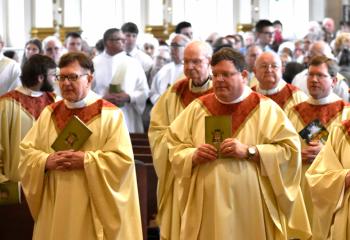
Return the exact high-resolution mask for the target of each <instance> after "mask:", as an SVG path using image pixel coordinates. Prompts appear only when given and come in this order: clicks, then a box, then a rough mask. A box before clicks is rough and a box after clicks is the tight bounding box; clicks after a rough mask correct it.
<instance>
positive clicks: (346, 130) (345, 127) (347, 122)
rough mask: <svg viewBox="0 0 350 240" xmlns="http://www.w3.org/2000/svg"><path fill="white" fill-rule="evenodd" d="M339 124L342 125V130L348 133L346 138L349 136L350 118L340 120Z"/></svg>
mask: <svg viewBox="0 0 350 240" xmlns="http://www.w3.org/2000/svg"><path fill="white" fill-rule="evenodd" d="M341 124H342V125H343V126H344V130H345V132H346V133H347V134H348V139H349V137H350V120H345V121H342V123H341Z"/></svg>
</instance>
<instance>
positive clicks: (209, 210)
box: [168, 48, 311, 240]
mask: <svg viewBox="0 0 350 240" xmlns="http://www.w3.org/2000/svg"><path fill="white" fill-rule="evenodd" d="M211 65H212V72H213V88H214V93H212V94H208V95H205V96H203V97H200V98H199V99H197V100H195V101H193V102H192V103H191V104H190V105H189V106H188V107H187V108H186V109H185V110H184V111H183V112H182V113H181V114H180V115H179V116H178V117H177V118H176V119H175V121H174V122H173V123H172V124H171V125H170V129H169V134H168V145H169V151H170V154H169V155H170V161H171V164H172V169H173V171H174V174H175V178H176V180H175V181H178V182H179V185H180V187H179V188H180V193H179V199H180V200H179V205H180V211H181V232H180V239H183V240H185V239H186V240H194V239H211V240H219V239H271V240H272V239H273V240H276V239H288V238H300V239H308V238H309V237H310V236H311V231H310V226H309V223H308V219H307V214H306V210H305V206H304V203H303V200H302V195H301V190H300V186H299V184H300V173H301V172H300V170H301V159H300V141H299V137H298V135H297V133H296V132H295V130H294V128H293V126H292V124H291V123H290V121H289V120H288V119H287V116H286V115H285V113H284V112H283V110H282V109H280V108H279V107H278V105H277V104H276V103H274V102H273V101H272V100H270V99H268V98H266V97H264V96H262V95H260V94H258V93H255V92H252V90H251V89H249V88H248V87H247V86H245V81H246V80H245V78H246V77H247V74H248V73H247V71H246V70H245V63H244V57H243V56H242V55H241V54H240V53H238V52H236V51H235V50H232V49H230V48H223V49H221V50H220V51H218V52H217V53H215V54H214V55H213V57H212V61H211ZM213 115H229V116H231V118H232V138H227V139H225V140H224V141H223V142H222V143H221V145H220V147H219V148H220V149H216V148H215V147H214V146H212V145H210V144H205V117H206V116H213ZM218 150H220V152H221V155H222V156H223V158H218Z"/></svg>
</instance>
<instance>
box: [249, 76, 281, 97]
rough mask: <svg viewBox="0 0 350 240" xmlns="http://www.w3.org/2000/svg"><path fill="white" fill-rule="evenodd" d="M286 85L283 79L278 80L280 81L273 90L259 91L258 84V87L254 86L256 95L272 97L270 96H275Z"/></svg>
mask: <svg viewBox="0 0 350 240" xmlns="http://www.w3.org/2000/svg"><path fill="white" fill-rule="evenodd" d="M286 84H287V83H286V82H285V81H284V80H283V79H280V81H279V82H278V84H277V86H276V87H275V88H272V89H268V90H264V89H261V88H260V85H259V84H258V85H256V91H257V92H258V93H261V94H263V95H265V96H267V95H272V94H275V93H278V92H279V91H281V90H282V88H284V86H286Z"/></svg>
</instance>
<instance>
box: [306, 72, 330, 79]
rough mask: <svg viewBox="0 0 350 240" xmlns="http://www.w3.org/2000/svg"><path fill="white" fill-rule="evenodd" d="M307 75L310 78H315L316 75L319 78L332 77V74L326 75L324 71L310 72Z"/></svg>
mask: <svg viewBox="0 0 350 240" xmlns="http://www.w3.org/2000/svg"><path fill="white" fill-rule="evenodd" d="M307 77H309V78H313V77H316V78H317V79H326V78H328V77H331V75H326V74H322V73H310V72H309V73H308V74H307Z"/></svg>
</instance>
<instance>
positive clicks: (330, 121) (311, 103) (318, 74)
mask: <svg viewBox="0 0 350 240" xmlns="http://www.w3.org/2000/svg"><path fill="white" fill-rule="evenodd" d="M337 72H338V67H337V63H336V62H335V61H334V60H331V59H329V58H327V57H325V56H318V57H314V58H313V59H312V60H311V62H310V64H309V69H308V77H307V86H308V89H309V93H310V97H309V98H308V99H307V101H305V102H302V103H299V104H297V105H296V106H294V107H293V109H292V110H291V111H290V114H289V119H290V120H291V122H292V123H293V125H294V127H295V129H296V130H297V131H298V132H300V131H302V130H303V129H304V128H305V127H306V126H307V125H309V124H311V123H312V122H314V121H315V120H319V121H320V122H321V124H322V125H323V126H324V127H325V128H326V129H327V131H328V132H330V131H331V129H332V128H333V127H334V126H335V125H337V124H339V123H341V122H342V121H344V120H346V119H347V118H348V116H349V111H350V108H349V105H348V103H346V102H344V101H343V100H342V99H341V98H340V97H338V96H337V95H336V94H335V93H333V91H332V86H334V84H336V82H337V79H336V76H337ZM301 142H302V145H301V146H302V151H301V156H302V161H303V168H302V178H301V179H302V181H301V189H302V191H303V196H304V200H305V204H306V208H307V211H308V214H309V219H310V222H312V219H313V217H312V216H313V214H312V208H313V207H312V201H311V196H310V191H309V188H308V185H307V182H306V181H305V178H304V175H305V172H306V170H307V169H308V168H309V167H310V164H311V163H312V162H313V160H314V159H315V157H316V156H317V154H318V153H319V152H320V150H321V149H322V147H323V143H322V142H320V141H319V140H312V139H311V141H310V140H309V141H307V140H305V139H301ZM316 229H317V228H316ZM313 230H315V229H313ZM313 232H314V233H315V231H313Z"/></svg>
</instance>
